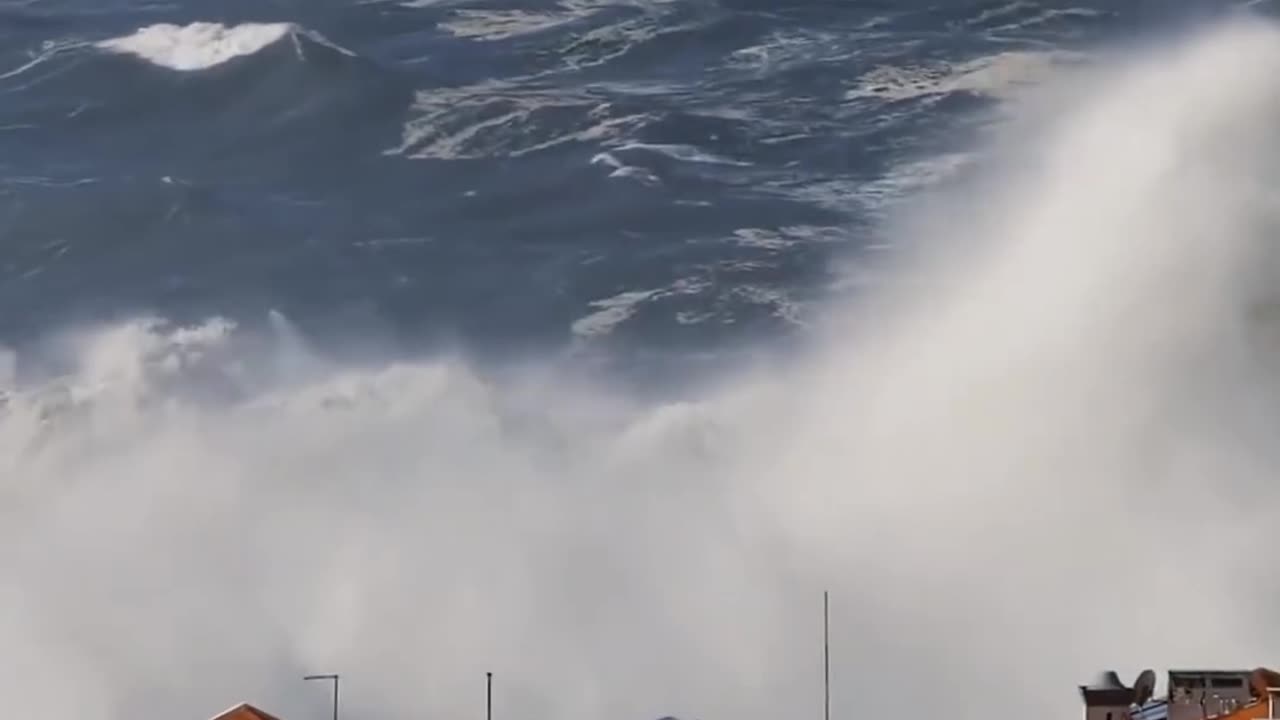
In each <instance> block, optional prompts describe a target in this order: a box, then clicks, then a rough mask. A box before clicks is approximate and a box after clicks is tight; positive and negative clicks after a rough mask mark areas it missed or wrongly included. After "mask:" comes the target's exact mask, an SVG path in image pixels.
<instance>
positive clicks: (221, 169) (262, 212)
mask: <svg viewBox="0 0 1280 720" xmlns="http://www.w3.org/2000/svg"><path fill="white" fill-rule="evenodd" d="M1229 5H1230V4H1228V3H1224V2H1210V1H1208V0H1206V1H1204V2H1188V1H1181V2H1172V1H1171V0H1161V1H1160V2H1135V1H1134V0H1071V1H1064V2H1044V1H1028V0H991V1H972V2H961V1H959V0H948V1H947V2H922V1H919V0H915V1H913V2H865V1H863V2H859V1H855V0H844V1H839V2H836V1H831V0H808V1H804V2H797V1H794V0H774V1H771V2H762V1H760V0H669V1H658V0H563V1H562V2H551V1H549V0H521V1H517V0H511V1H507V2H503V1H500V0H493V1H489V2H483V1H475V2H472V1H467V0H458V1H452V0H417V1H416V2H412V1H406V2H393V1H390V0H347V1H344V2H336V1H334V0H296V1H286V0H253V1H252V2H248V1H242V0H234V1H220V2H212V1H208V0H204V1H194V0H189V1H181V0H179V1H175V2H150V1H148V2H141V1H139V2H131V1H126V0H93V1H90V0H22V1H9V2H5V3H4V4H3V5H0V48H2V49H3V52H2V53H0V63H3V64H2V65H0V93H3V102H0V343H4V344H7V345H20V344H22V343H23V342H24V341H26V340H28V339H30V338H32V337H37V336H39V335H41V334H42V333H46V332H48V331H50V330H51V329H56V328H60V327H66V326H68V325H74V324H79V323H90V322H92V323H96V322H102V321H110V320H114V319H119V318H121V317H131V316H136V315H138V314H142V313H148V314H155V315H159V316H161V317H164V318H167V319H170V320H173V321H176V322H188V321H196V320H201V319H205V318H208V317H211V316H224V317H229V318H232V319H235V320H236V321H238V322H240V323H242V324H245V325H249V326H253V325H255V324H261V323H264V322H266V320H267V318H268V313H269V311H271V310H276V311H278V312H280V313H283V315H284V316H285V317H287V318H288V319H289V320H290V321H292V322H293V323H294V324H295V325H296V326H297V327H298V328H300V330H301V332H302V333H303V334H305V335H307V336H308V337H311V338H314V339H315V342H317V343H318V344H320V345H322V346H323V345H325V344H326V342H327V343H328V345H330V346H332V347H331V348H330V349H331V350H334V351H336V352H341V348H342V347H345V346H353V345H366V344H369V343H373V344H377V345H379V346H381V347H387V346H390V347H394V348H399V349H404V350H423V349H431V348H433V347H450V348H453V349H458V348H465V349H469V350H473V351H475V352H478V353H480V354H502V353H506V352H523V351H528V350H537V351H546V350H555V351H559V350H565V349H568V350H569V351H570V352H574V353H597V354H601V355H604V356H611V355H612V356H619V357H622V356H625V357H630V358H633V359H634V358H645V357H649V356H653V357H662V358H667V359H671V358H680V357H684V358H695V357H705V356H706V353H709V352H713V351H715V350H717V349H721V350H724V349H727V348H730V347H734V346H739V345H745V344H751V343H755V342H756V341H758V340H760V339H761V338H765V339H776V338H786V337H789V336H790V334H791V333H794V332H796V331H802V330H803V328H804V326H805V322H806V319H807V318H808V317H809V316H810V314H811V312H812V310H813V308H815V307H817V306H819V305H820V304H821V303H823V302H824V301H826V300H828V299H829V298H830V297H831V295H832V294H833V293H838V292H841V291H842V290H841V288H846V287H847V285H848V283H843V282H842V278H844V275H843V274H842V273H841V272H840V271H837V270H836V269H835V268H836V267H841V265H839V264H838V263H836V262H835V260H837V259H843V260H844V261H845V262H846V263H847V262H852V261H857V260H859V259H861V258H864V257H867V256H869V255H873V254H874V251H875V249H876V248H877V247H878V241H877V239H876V236H875V220H876V219H877V217H879V214H880V213H881V212H882V211H883V209H884V208H885V206H886V204H887V203H890V202H891V201H892V200H893V199H895V198H896V197H900V196H903V195H905V194H909V192H910V191H911V190H912V189H913V188H916V187H918V186H920V185H921V184H924V183H927V182H929V181H930V179H931V178H932V177H934V176H936V175H937V174H939V172H941V171H943V170H945V167H946V166H947V158H949V157H951V153H954V152H955V151H957V150H959V149H963V148H964V147H965V146H966V143H967V141H968V140H969V139H970V136H971V134H972V132H973V130H974V129H975V128H977V127H979V126H981V124H982V123H983V122H984V121H985V119H986V118H987V117H988V116H989V115H990V113H991V112H992V111H993V110H994V108H995V107H996V106H997V105H998V99H999V95H1000V92H1001V91H1002V89H1004V87H1005V86H1007V85H1010V84H1016V83H1018V82H1033V81H1034V76H1035V70H1036V67H1037V63H1044V62H1052V61H1054V57H1055V54H1056V53H1062V52H1068V51H1078V50H1087V49H1088V48H1089V47H1091V46H1095V45H1098V44H1100V43H1107V42H1110V41H1114V40H1116V39H1123V38H1125V37H1127V36H1142V35H1144V34H1154V33H1157V32H1160V31H1163V30H1166V29H1169V28H1170V27H1176V26H1177V25H1179V24H1185V23H1190V22H1196V21H1199V20H1202V19H1204V18H1205V17H1207V16H1209V15H1214V14H1218V13H1221V12H1223V11H1225V10H1227V9H1229ZM1260 7H1261V6H1259V5H1258V4H1256V3H1255V4H1254V9H1255V10H1257V9H1259V8H1260ZM277 23H283V24H286V25H285V26H283V27H269V26H263V25H260V24H277ZM273 38H274V39H273ZM113 40H116V41H118V42H117V44H116V45H103V43H104V42H106V43H110V41H113ZM712 357H714V354H713V355H712ZM640 362H642V363H643V362H645V361H644V360H643V359H642V360H641V361H640Z"/></svg>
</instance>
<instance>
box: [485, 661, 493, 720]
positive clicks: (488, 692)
mask: <svg viewBox="0 0 1280 720" xmlns="http://www.w3.org/2000/svg"><path fill="white" fill-rule="evenodd" d="M484 695H485V698H484V718H485V720H493V673H491V672H487V673H485V674H484Z"/></svg>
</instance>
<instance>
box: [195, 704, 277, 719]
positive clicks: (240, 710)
mask: <svg viewBox="0 0 1280 720" xmlns="http://www.w3.org/2000/svg"><path fill="white" fill-rule="evenodd" d="M210 720H280V718H278V717H276V716H275V715H272V714H271V713H269V712H266V711H264V710H259V709H258V708H256V707H254V706H252V705H250V704H249V703H240V704H239V705H236V706H235V707H233V708H229V709H227V710H224V711H222V712H220V713H218V714H217V715H214V716H213V717H212V718H210Z"/></svg>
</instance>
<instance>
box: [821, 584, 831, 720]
mask: <svg viewBox="0 0 1280 720" xmlns="http://www.w3.org/2000/svg"><path fill="white" fill-rule="evenodd" d="M822 701H823V706H822V717H823V720H831V603H830V600H829V599H828V596H827V591H826V590H823V591H822Z"/></svg>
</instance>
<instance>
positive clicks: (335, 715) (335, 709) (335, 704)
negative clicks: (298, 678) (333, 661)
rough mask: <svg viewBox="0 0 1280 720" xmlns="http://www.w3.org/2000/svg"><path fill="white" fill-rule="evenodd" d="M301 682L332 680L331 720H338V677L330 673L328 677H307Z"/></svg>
mask: <svg viewBox="0 0 1280 720" xmlns="http://www.w3.org/2000/svg"><path fill="white" fill-rule="evenodd" d="M302 679H303V680H332V681H333V720H338V675H337V673H331V674H328V675H307V676H306V677H304V678H302Z"/></svg>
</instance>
